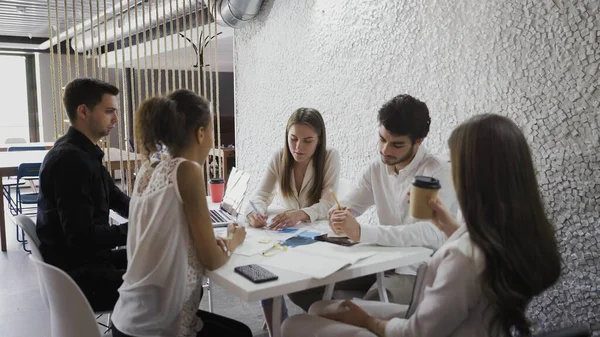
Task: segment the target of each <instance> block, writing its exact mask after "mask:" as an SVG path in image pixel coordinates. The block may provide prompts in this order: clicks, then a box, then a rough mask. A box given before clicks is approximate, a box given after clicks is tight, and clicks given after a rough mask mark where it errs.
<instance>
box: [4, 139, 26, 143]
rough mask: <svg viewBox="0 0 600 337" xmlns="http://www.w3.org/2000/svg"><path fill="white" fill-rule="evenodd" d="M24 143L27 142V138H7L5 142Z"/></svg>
mask: <svg viewBox="0 0 600 337" xmlns="http://www.w3.org/2000/svg"><path fill="white" fill-rule="evenodd" d="M23 143H27V141H26V140H25V138H6V140H4V144H23Z"/></svg>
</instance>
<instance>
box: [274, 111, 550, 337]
mask: <svg viewBox="0 0 600 337" xmlns="http://www.w3.org/2000/svg"><path fill="white" fill-rule="evenodd" d="M449 146H450V155H451V163H452V176H453V182H454V186H455V189H456V192H457V197H458V201H459V204H460V209H461V212H462V215H463V218H464V222H465V224H464V225H462V226H459V224H458V223H457V222H456V221H455V220H454V219H453V217H452V215H451V214H450V213H449V212H448V211H447V210H446V208H445V207H444V205H442V204H441V203H440V202H439V200H437V199H435V198H432V199H430V200H429V202H428V203H429V207H431V208H432V210H433V214H432V221H433V222H434V223H435V224H436V225H437V226H438V227H439V228H440V229H441V230H442V231H443V232H444V233H446V234H447V235H449V236H450V238H449V239H448V241H447V242H446V243H445V244H444V245H443V246H442V247H440V248H439V249H438V250H437V251H436V252H435V254H434V255H433V256H432V258H431V260H430V261H429V262H428V263H427V269H426V270H425V272H424V274H423V279H422V283H421V284H420V285H416V286H415V289H416V291H417V292H418V293H416V294H414V295H416V297H415V298H417V299H418V302H417V303H414V304H413V305H416V310H415V311H414V313H413V314H412V316H410V317H398V316H394V315H393V314H392V313H393V312H398V310H399V307H396V305H395V304H390V303H379V302H369V301H358V302H356V303H355V302H352V301H344V302H339V301H337V302H336V301H321V302H318V303H316V304H314V305H313V306H312V307H311V308H310V309H311V310H310V313H311V314H313V315H298V316H294V317H291V318H289V319H288V320H286V322H285V323H284V325H283V336H286V337H293V336H308V335H311V336H312V335H323V336H325V335H326V336H344V337H345V336H358V335H360V336H372V335H377V336H384V335H385V336H387V337H392V336H394V337H395V336H402V337H404V336H407V337H408V336H424V337H429V336H511V335H512V332H513V331H515V332H516V333H517V334H518V335H519V336H529V335H531V331H530V322H529V321H528V320H527V318H526V316H525V310H526V307H527V305H528V304H529V302H530V301H531V299H532V298H533V297H534V296H537V295H539V294H540V293H542V292H543V291H544V290H545V289H547V288H548V287H550V286H551V285H552V284H553V283H554V282H556V280H557V279H558V277H559V275H560V255H559V252H558V248H557V244H556V238H555V236H554V228H553V227H552V225H551V224H550V222H549V221H548V219H547V217H546V215H545V212H544V206H543V203H542V198H541V195H540V192H539V187H538V183H537V180H536V175H535V169H534V166H533V160H532V158H531V153H530V150H529V147H528V145H527V141H526V139H525V137H524V136H523V133H522V132H521V130H520V129H519V128H518V127H517V125H516V124H514V123H513V122H512V121H511V120H509V119H508V118H506V117H502V116H499V115H479V116H475V117H473V118H471V119H469V120H468V121H466V122H465V123H463V124H461V125H460V126H458V127H457V128H456V129H455V130H454V131H453V132H452V135H451V136H450V140H449ZM414 191H415V190H413V192H411V198H412V197H414V195H413V193H414ZM534 241H535V244H531V242H534ZM317 315H319V316H317Z"/></svg>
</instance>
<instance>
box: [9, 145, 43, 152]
mask: <svg viewBox="0 0 600 337" xmlns="http://www.w3.org/2000/svg"><path fill="white" fill-rule="evenodd" d="M45 150H46V148H45V147H43V146H10V147H8V148H7V149H6V151H8V152H16V151H45Z"/></svg>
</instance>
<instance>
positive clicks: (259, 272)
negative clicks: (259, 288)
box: [233, 264, 279, 283]
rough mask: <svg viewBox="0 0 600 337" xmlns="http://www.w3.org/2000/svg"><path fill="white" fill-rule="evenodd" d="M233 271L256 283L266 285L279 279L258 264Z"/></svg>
mask: <svg viewBox="0 0 600 337" xmlns="http://www.w3.org/2000/svg"><path fill="white" fill-rule="evenodd" d="M233 270H234V271H235V272H236V273H238V274H240V275H242V276H243V277H245V278H247V279H248V280H250V281H252V282H254V283H264V282H268V281H274V280H277V279H278V278H279V276H277V275H275V274H273V273H271V272H270V271H268V270H266V269H265V268H263V267H261V266H259V265H257V264H249V265H246V266H239V267H235V268H234V269H233Z"/></svg>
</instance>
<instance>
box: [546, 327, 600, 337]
mask: <svg viewBox="0 0 600 337" xmlns="http://www.w3.org/2000/svg"><path fill="white" fill-rule="evenodd" d="M591 335H592V331H591V330H590V327H589V326H586V325H580V326H570V327H566V328H561V329H558V330H555V331H551V332H547V333H544V334H540V335H538V336H537V337H590V336H591Z"/></svg>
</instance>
